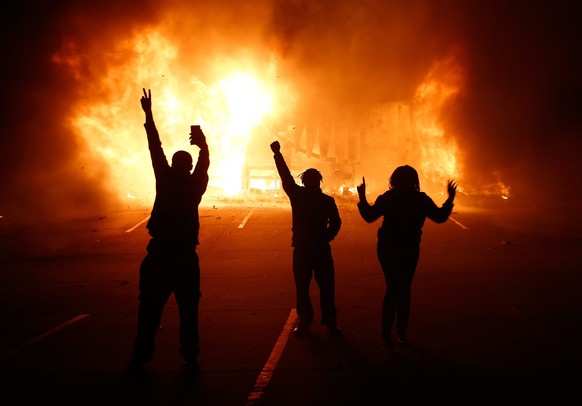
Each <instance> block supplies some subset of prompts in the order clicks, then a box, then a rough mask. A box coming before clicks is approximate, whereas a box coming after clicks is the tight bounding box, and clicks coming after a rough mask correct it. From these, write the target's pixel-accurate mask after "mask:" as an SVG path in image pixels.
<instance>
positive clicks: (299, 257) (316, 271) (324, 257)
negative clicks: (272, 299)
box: [293, 245, 337, 325]
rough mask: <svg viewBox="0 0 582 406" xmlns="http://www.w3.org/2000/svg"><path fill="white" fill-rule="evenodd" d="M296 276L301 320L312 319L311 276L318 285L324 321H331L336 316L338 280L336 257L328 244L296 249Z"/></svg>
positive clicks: (306, 321)
mask: <svg viewBox="0 0 582 406" xmlns="http://www.w3.org/2000/svg"><path fill="white" fill-rule="evenodd" d="M293 276H294V279H295V290H296V299H297V315H298V316H299V321H300V323H302V324H304V325H310V324H311V323H313V306H312V305H311V299H310V297H309V285H310V282H311V278H312V276H313V277H314V279H315V282H317V285H318V286H319V304H320V307H321V323H322V324H332V323H335V320H336V313H337V311H336V308H335V293H334V291H335V280H334V266H333V258H332V256H331V247H330V246H329V245H327V246H324V247H321V248H318V249H314V248H311V247H307V248H299V247H295V248H294V249H293Z"/></svg>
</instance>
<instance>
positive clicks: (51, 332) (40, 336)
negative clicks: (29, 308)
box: [3, 314, 89, 357]
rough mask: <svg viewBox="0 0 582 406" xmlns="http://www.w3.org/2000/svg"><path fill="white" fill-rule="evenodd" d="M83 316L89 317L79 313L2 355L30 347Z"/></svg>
mask: <svg viewBox="0 0 582 406" xmlns="http://www.w3.org/2000/svg"><path fill="white" fill-rule="evenodd" d="M85 317H89V315H88V314H79V315H78V316H75V317H73V318H72V319H70V320H67V321H65V322H64V323H62V324H59V325H58V326H56V327H53V328H51V329H50V330H49V331H47V332H45V333H42V334H41V335H38V336H36V337H34V338H33V339H31V340H28V341H27V342H25V343H24V344H21V345H19V346H18V347H16V348H13V349H11V350H10V351H6V352H5V353H4V354H3V355H4V356H5V357H8V356H10V355H14V354H16V353H17V352H19V351H20V350H22V349H24V348H26V347H30V346H31V345H33V344H36V343H38V342H39V341H42V340H44V339H45V338H47V337H49V336H51V335H53V334H54V333H56V332H57V331H60V330H62V329H64V328H65V327H67V326H70V325H71V324H73V323H76V322H78V321H79V320H82V319H84V318H85Z"/></svg>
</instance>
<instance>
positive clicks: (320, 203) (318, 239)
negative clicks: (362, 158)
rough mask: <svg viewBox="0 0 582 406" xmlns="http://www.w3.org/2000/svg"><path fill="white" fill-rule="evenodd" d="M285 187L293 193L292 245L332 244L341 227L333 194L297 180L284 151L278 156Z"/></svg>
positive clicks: (278, 169) (277, 159) (276, 157)
mask: <svg viewBox="0 0 582 406" xmlns="http://www.w3.org/2000/svg"><path fill="white" fill-rule="evenodd" d="M274 158H275V165H276V166H277V171H278V172H279V176H280V177H281V183H282V185H283V190H285V193H287V196H289V200H290V201H291V210H292V232H293V236H292V239H291V245H292V246H293V247H301V248H304V247H311V248H318V247H324V246H328V245H329V243H330V241H332V240H333V239H334V238H335V237H336V235H337V234H338V233H339V230H340V228H341V224H342V222H341V219H340V215H339V211H338V209H337V206H336V204H335V200H334V198H333V197H331V196H328V195H326V194H325V193H323V192H322V191H321V189H317V190H309V189H307V188H305V187H303V186H300V185H298V184H297V183H295V180H294V179H293V176H292V175H291V171H290V170H289V168H288V167H287V163H286V162H285V159H284V158H283V155H281V153H280V152H279V153H276V154H275V155H274Z"/></svg>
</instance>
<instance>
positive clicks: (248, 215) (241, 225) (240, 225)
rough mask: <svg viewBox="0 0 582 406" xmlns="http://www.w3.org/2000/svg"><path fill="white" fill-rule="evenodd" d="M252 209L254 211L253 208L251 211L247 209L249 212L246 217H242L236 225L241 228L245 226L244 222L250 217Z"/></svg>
mask: <svg viewBox="0 0 582 406" xmlns="http://www.w3.org/2000/svg"><path fill="white" fill-rule="evenodd" d="M254 211H255V209H252V210H251V211H249V214H247V215H246V217H245V218H244V219H243V221H242V223H240V224H239V225H238V228H243V227H244V226H245V224H246V223H247V221H248V220H249V218H250V217H251V214H253V212H254Z"/></svg>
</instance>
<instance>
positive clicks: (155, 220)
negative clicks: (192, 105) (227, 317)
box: [128, 89, 210, 372]
mask: <svg viewBox="0 0 582 406" xmlns="http://www.w3.org/2000/svg"><path fill="white" fill-rule="evenodd" d="M143 92H144V96H143V97H142V98H141V106H142V108H143V111H144V112H145V124H144V127H145V130H146V134H147V139H148V146H149V150H150V155H151V159H152V166H153V169H154V174H155V178H156V197H155V201H154V205H153V209H152V212H151V217H150V219H149V221H148V223H147V228H148V231H149V234H150V236H151V239H150V241H149V244H148V246H147V255H146V256H145V258H144V259H143V261H142V263H141V267H140V281H139V309H138V326H137V335H136V338H135V343H134V354H133V357H132V359H131V360H130V362H129V364H128V371H129V372H139V371H141V370H142V369H143V367H144V365H145V364H146V363H147V362H149V361H150V360H151V359H152V358H153V354H154V351H155V346H154V338H155V336H156V332H157V330H158V328H159V326H160V321H161V318H162V312H163V309H164V306H165V304H166V302H167V301H168V299H169V297H170V296H171V294H172V293H173V294H174V297H175V299H176V303H177V305H178V310H179V316H180V354H181V355H182V357H183V359H184V368H185V370H191V371H195V370H197V369H198V355H199V352H200V347H199V345H200V344H199V335H198V304H199V301H200V265H199V261H198V254H197V253H196V247H197V245H198V243H199V242H198V231H199V228H200V223H199V217H198V205H199V204H200V201H201V199H202V195H203V194H204V192H205V191H206V187H207V186H208V167H209V165H210V158H209V153H208V145H207V144H206V138H205V136H204V133H203V132H202V130H200V127H197V126H192V131H191V134H190V144H191V145H196V146H198V147H199V148H200V151H199V153H198V162H197V163H196V167H195V168H194V171H192V167H193V163H192V156H191V155H190V154H189V153H188V152H186V151H177V152H176V153H175V154H174V155H173V156H172V164H171V165H169V164H168V161H167V159H166V156H165V155H164V150H163V149H162V143H161V141H160V136H159V134H158V130H157V129H156V125H155V123H154V118H153V114H152V99H151V91H149V94H146V91H145V89H144V90H143ZM191 171H192V172H191Z"/></svg>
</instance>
